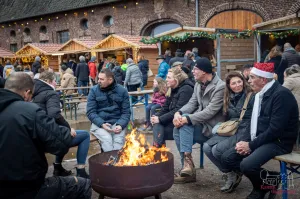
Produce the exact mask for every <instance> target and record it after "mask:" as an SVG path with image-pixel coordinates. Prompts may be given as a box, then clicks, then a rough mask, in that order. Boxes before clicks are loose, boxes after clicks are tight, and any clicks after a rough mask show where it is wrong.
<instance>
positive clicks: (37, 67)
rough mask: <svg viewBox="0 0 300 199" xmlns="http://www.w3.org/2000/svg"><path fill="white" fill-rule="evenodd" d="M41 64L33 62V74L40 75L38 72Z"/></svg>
mask: <svg viewBox="0 0 300 199" xmlns="http://www.w3.org/2000/svg"><path fill="white" fill-rule="evenodd" d="M41 67H42V66H41V62H39V61H36V62H33V64H32V67H31V71H32V72H33V74H37V73H38V70H39V69H40V68H41Z"/></svg>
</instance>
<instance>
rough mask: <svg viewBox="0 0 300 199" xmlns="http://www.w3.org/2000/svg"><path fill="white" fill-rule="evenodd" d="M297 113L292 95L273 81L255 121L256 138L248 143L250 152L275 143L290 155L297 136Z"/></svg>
mask: <svg viewBox="0 0 300 199" xmlns="http://www.w3.org/2000/svg"><path fill="white" fill-rule="evenodd" d="M298 122H299V112H298V105H297V101H296V99H295V97H294V95H293V94H292V93H291V91H289V90H288V89H287V88H285V87H283V86H281V85H280V84H279V82H277V81H275V83H274V84H273V86H272V87H271V88H270V89H269V90H268V91H267V92H266V93H265V94H264V96H263V99H262V103H261V109H260V114H259V117H258V121H257V124H258V125H257V133H256V136H257V137H256V138H255V139H254V140H253V141H251V142H249V147H250V149H251V151H254V150H255V149H257V148H258V147H260V146H262V145H264V144H268V143H275V144H277V145H278V146H280V147H281V148H283V149H285V150H286V152H287V153H290V152H291V151H292V149H293V145H294V143H295V142H296V139H297V135H298Z"/></svg>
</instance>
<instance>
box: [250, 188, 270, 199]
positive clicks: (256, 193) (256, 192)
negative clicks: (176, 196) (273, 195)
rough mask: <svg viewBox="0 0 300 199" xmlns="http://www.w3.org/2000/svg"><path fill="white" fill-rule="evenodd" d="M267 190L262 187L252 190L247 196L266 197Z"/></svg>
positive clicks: (253, 197)
mask: <svg viewBox="0 0 300 199" xmlns="http://www.w3.org/2000/svg"><path fill="white" fill-rule="evenodd" d="M266 193H267V191H264V190H261V189H255V188H253V190H252V191H251V193H250V194H249V195H248V196H247V198H246V199H264V198H265V195H266Z"/></svg>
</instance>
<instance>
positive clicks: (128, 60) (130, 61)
mask: <svg viewBox="0 0 300 199" xmlns="http://www.w3.org/2000/svg"><path fill="white" fill-rule="evenodd" d="M132 63H134V62H133V60H132V59H131V58H128V59H127V60H126V64H132Z"/></svg>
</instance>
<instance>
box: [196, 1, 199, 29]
mask: <svg viewBox="0 0 300 199" xmlns="http://www.w3.org/2000/svg"><path fill="white" fill-rule="evenodd" d="M196 27H199V0H196Z"/></svg>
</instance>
